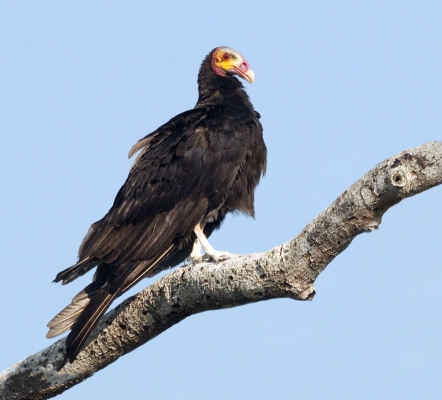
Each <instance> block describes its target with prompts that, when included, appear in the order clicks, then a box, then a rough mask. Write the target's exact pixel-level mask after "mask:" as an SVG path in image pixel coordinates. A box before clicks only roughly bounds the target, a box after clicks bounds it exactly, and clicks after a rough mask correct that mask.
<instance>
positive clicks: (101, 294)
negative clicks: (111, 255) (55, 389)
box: [46, 245, 174, 364]
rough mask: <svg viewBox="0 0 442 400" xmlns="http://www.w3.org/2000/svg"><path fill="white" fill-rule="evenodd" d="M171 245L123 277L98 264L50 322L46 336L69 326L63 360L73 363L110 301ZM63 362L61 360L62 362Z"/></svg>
mask: <svg viewBox="0 0 442 400" xmlns="http://www.w3.org/2000/svg"><path fill="white" fill-rule="evenodd" d="M173 247H174V246H173V245H172V246H170V247H169V248H168V249H167V250H166V251H165V252H164V253H162V254H161V255H160V256H159V257H157V258H156V259H155V261H154V262H149V263H148V262H146V261H144V262H141V263H138V264H137V265H135V266H133V267H132V268H131V269H130V270H129V271H128V272H129V273H127V274H124V275H122V276H119V277H117V276H115V275H114V273H115V272H116V269H115V267H112V266H110V265H104V264H101V265H99V266H98V269H97V272H96V274H95V277H94V279H95V280H94V281H93V282H92V283H91V284H90V285H88V286H86V288H85V289H84V290H82V291H81V292H80V293H78V294H77V295H76V296H75V297H74V298H73V299H72V302H71V304H69V305H68V306H67V307H65V308H64V309H63V310H62V311H60V312H59V313H58V314H57V315H56V316H55V317H54V318H53V319H52V320H51V321H50V322H49V323H48V328H49V332H48V333H47V335H46V337H47V338H53V337H55V336H58V335H60V334H62V333H64V332H66V331H67V330H69V329H72V330H71V332H70V333H69V335H68V337H67V339H66V359H65V361H67V360H69V362H71V363H72V362H73V361H74V360H75V358H76V357H77V355H78V353H79V352H80V350H81V348H82V346H83V345H84V343H85V341H86V339H87V338H88V336H89V334H90V333H91V331H92V330H93V329H94V327H95V326H96V325H97V323H98V321H99V320H100V318H101V317H102V316H103V314H104V313H105V312H106V310H107V309H108V308H109V306H110V304H111V303H112V301H113V300H114V299H115V298H116V297H118V296H120V295H121V294H122V293H124V292H125V291H127V290H129V289H130V288H131V287H132V286H134V285H135V284H136V283H137V282H139V281H140V280H141V279H142V278H144V277H145V276H146V274H148V273H149V271H151V269H152V268H154V267H155V266H156V265H157V264H158V263H159V262H160V260H161V259H162V258H163V257H165V256H166V254H167V253H168V252H169V251H170V250H171V249H172V248H173ZM63 364H64V363H63Z"/></svg>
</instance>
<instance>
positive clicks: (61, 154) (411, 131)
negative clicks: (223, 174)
mask: <svg viewBox="0 0 442 400" xmlns="http://www.w3.org/2000/svg"><path fill="white" fill-rule="evenodd" d="M441 21H442V2H440V1H425V0H422V1H419V2H417V1H406V0H401V1H388V0H384V1H370V2H362V1H343V0H342V1H272V2H265V1H250V0H243V1H242V2H230V1H223V2H209V1H207V0H206V1H188V2H179V1H163V2H153V1H151V2H148V1H125V2H117V1H93V2H90V1H75V2H74V1H63V2H59V1H40V2H31V1H9V0H4V1H2V4H1V5H0V49H1V58H0V188H1V189H0V190H1V196H0V205H1V209H0V220H1V224H0V243H1V245H0V246H1V250H2V251H1V266H0V304H1V311H0V318H1V321H2V323H1V325H2V328H1V329H0V343H1V346H0V371H1V370H3V369H5V368H7V367H9V366H11V365H13V364H14V363H16V362H17V361H19V360H21V359H23V358H25V357H26V356H28V355H30V354H32V353H34V352H36V351H38V350H41V349H43V348H44V347H46V346H48V345H49V344H51V343H52V342H53V341H49V340H47V339H45V334H46V331H47V329H46V324H47V322H48V321H49V320H50V319H51V318H52V317H53V316H54V315H55V314H56V313H57V312H58V311H60V309H61V308H63V307H64V306H65V305H67V304H68V302H69V301H70V300H71V298H72V297H73V296H74V295H75V294H76V293H77V292H78V291H80V290H81V289H82V288H83V287H84V286H86V284H87V283H88V282H89V281H90V279H91V275H90V274H89V275H87V276H86V277H84V278H82V279H79V280H78V281H75V282H74V283H72V284H70V285H68V286H64V287H63V286H61V285H55V284H52V283H51V281H52V279H53V278H54V277H55V275H56V273H57V272H58V271H60V270H62V269H64V268H66V267H68V266H70V265H72V264H73V263H75V261H76V253H77V249H78V246H79V244H80V242H81V240H82V238H83V236H84V235H85V233H86V231H87V229H88V227H89V226H90V224H91V223H93V222H95V221H96V220H98V219H100V218H101V217H102V216H103V215H104V214H105V213H106V211H107V210H108V208H109V207H110V206H111V204H112V201H113V199H114V196H115V194H116V193H117V191H118V189H119V188H120V186H121V185H122V183H123V182H124V180H125V178H126V176H127V173H128V171H129V168H130V165H131V163H132V161H129V160H128V159H127V157H126V155H127V153H128V151H129V149H130V148H131V146H132V145H133V144H134V143H135V142H136V141H137V140H138V139H140V138H141V137H143V136H145V135H146V134H147V133H149V132H151V131H153V130H155V129H156V128H157V127H158V126H159V125H161V124H162V123H164V122H166V121H167V120H169V119H170V118H171V117H173V116H174V115H176V114H178V113H179V112H182V111H184V110H187V109H189V108H192V107H193V106H194V104H195V102H196V100H197V90H196V77H197V72H198V68H199V66H200V63H201V61H202V59H203V58H204V56H205V55H206V54H207V53H208V52H209V51H210V50H211V49H212V48H214V47H216V46H220V45H226V46H230V47H233V48H234V49H236V50H238V51H239V52H240V53H242V54H243V55H244V56H245V58H246V59H247V60H248V61H249V63H250V64H251V66H252V68H253V70H254V71H255V74H256V81H255V83H254V84H253V85H248V84H247V83H245V86H246V89H247V91H248V93H249V95H250V96H251V99H252V102H253V104H254V106H255V108H256V109H257V110H258V111H259V112H260V113H261V114H262V123H263V125H264V134H265V140H266V143H267V146H268V153H269V157H268V173H267V175H266V177H265V179H264V180H263V181H262V182H261V184H260V186H259V188H258V190H257V193H256V215H257V217H256V220H252V219H247V218H245V217H242V216H233V217H229V218H228V219H227V221H226V222H225V224H224V225H223V227H222V229H221V230H220V231H219V232H217V233H215V234H214V235H213V237H212V240H211V242H212V244H213V245H214V246H215V247H216V248H218V249H225V250H229V251H231V252H236V253H248V252H257V251H265V250H268V249H270V248H272V247H274V246H276V245H278V244H281V243H283V242H285V241H288V240H289V239H291V238H292V237H293V236H295V235H296V234H297V233H298V232H299V231H300V230H301V229H302V228H303V227H304V226H305V225H306V224H307V223H308V222H309V221H310V220H311V219H312V218H314V217H315V216H316V215H317V214H318V213H319V212H321V211H322V210H323V209H324V208H325V207H327V206H328V205H329V204H330V203H331V202H332V201H333V200H334V199H335V198H336V197H337V196H338V195H339V194H340V193H341V192H342V191H344V190H345V189H346V188H347V187H348V186H349V185H351V184H352V183H353V182H354V181H356V180H357V179H358V178H360V177H361V176H362V175H364V174H365V173H366V172H367V171H368V170H370V169H371V168H373V167H374V166H375V165H376V164H377V163H378V162H381V161H382V160H384V159H385V158H388V157H390V156H392V155H394V154H396V153H398V152H400V151H402V150H405V149H407V148H410V147H414V146H417V145H419V144H422V143H425V142H429V141H434V140H441V138H442V132H441V127H442V112H441V106H442V56H441V54H442V28H441ZM441 204H442V188H441V187H438V188H434V189H432V190H430V191H428V192H425V193H423V194H420V195H419V196H416V197H414V198H411V199H407V200H405V201H404V202H402V203H400V204H399V205H398V206H396V207H394V208H393V209H391V210H390V211H389V212H388V213H387V214H386V215H385V216H384V219H383V223H382V225H381V227H380V230H378V231H375V232H373V233H371V234H364V235H361V236H359V237H357V238H356V239H355V240H354V242H353V243H352V244H351V246H350V247H349V248H348V249H347V250H346V251H345V252H344V253H343V254H342V255H340V256H339V257H337V258H336V259H335V260H334V261H333V262H332V263H331V264H330V265H329V266H328V268H327V269H326V270H325V272H324V273H323V274H321V275H320V277H319V279H318V280H317V282H316V289H317V295H316V297H315V299H314V301H312V302H295V301H291V300H287V299H281V300H273V301H268V302H260V303H257V304H254V305H249V306H245V307H240V308H235V309H229V310H223V311H216V312H207V313H203V314H199V315H196V316H192V317H190V318H188V319H186V320H185V321H183V322H182V323H180V324H179V325H177V326H175V327H173V328H172V329H170V330H168V331H167V332H165V333H164V334H162V335H160V336H159V337H157V338H156V339H154V340H152V341H151V342H149V343H147V344H146V345H145V346H143V347H142V348H139V349H138V350H136V351H134V352H133V353H131V354H128V355H126V356H125V357H123V358H121V359H120V360H118V361H117V362H115V363H114V364H113V365H111V366H109V367H108V368H106V369H105V370H102V371H100V372H99V373H97V374H96V375H94V376H93V377H92V378H90V379H88V380H87V381H86V382H83V383H82V384H80V385H78V386H76V387H74V388H72V389H70V390H69V391H67V392H65V393H64V394H63V395H62V397H61V398H63V399H66V400H67V399H79V398H82V399H97V398H106V399H108V400H112V399H122V398H124V399H140V398H152V399H170V398H176V399H192V400H197V399H215V400H216V399H268V398H282V399H295V398H302V399H307V400H309V399H321V400H322V399H361V400H363V399H416V398H422V399H440V398H442V381H441V379H440V377H441V372H442V340H441V337H442V323H441V317H440V315H441V312H440V309H441V305H442V300H441V299H442V296H441V293H440V288H441V285H442V269H441V265H440V264H441V241H442V233H441V226H442V213H441ZM150 282H152V281H148V280H144V281H143V282H141V283H140V284H139V285H138V286H137V287H136V288H135V290H133V291H132V292H131V293H130V294H133V293H135V292H137V291H139V290H141V289H142V288H143V287H145V286H147V285H149V284H150Z"/></svg>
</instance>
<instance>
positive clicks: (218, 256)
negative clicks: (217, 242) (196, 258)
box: [205, 250, 236, 262]
mask: <svg viewBox="0 0 442 400" xmlns="http://www.w3.org/2000/svg"><path fill="white" fill-rule="evenodd" d="M235 255H236V254H233V253H229V252H228V251H219V250H213V251H211V252H210V253H206V254H205V258H208V259H209V260H210V261H215V262H221V261H226V260H228V259H229V258H232V257H234V256H235Z"/></svg>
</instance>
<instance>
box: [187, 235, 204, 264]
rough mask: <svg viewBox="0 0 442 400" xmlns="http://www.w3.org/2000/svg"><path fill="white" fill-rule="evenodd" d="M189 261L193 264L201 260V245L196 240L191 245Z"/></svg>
mask: <svg viewBox="0 0 442 400" xmlns="http://www.w3.org/2000/svg"><path fill="white" fill-rule="evenodd" d="M189 257H190V259H191V260H192V261H193V262H200V261H201V260H202V259H203V254H202V253H201V243H200V241H199V240H198V239H196V240H195V242H194V243H193V248H192V252H191V253H190V256H189Z"/></svg>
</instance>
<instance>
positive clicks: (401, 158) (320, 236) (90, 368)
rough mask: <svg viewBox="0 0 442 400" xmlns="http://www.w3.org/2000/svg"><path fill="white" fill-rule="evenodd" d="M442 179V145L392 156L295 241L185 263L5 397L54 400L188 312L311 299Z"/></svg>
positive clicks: (14, 373) (23, 376)
mask: <svg viewBox="0 0 442 400" xmlns="http://www.w3.org/2000/svg"><path fill="white" fill-rule="evenodd" d="M441 183H442V142H433V143H427V144H424V145H422V146H419V147H416V148H414V149H410V150H407V151H404V152H402V153H400V154H398V155H396V156H393V157H391V158H389V159H387V160H385V161H383V162H382V163H380V164H378V165H377V166H376V167H375V168H374V169H372V170H371V171H370V172H368V173H367V174H366V175H365V176H364V177H362V178H361V179H359V180H358V181H357V182H356V183H354V184H353V185H352V186H351V187H349V188H348V189H347V190H346V191H345V192H344V193H342V194H341V195H340V196H339V197H338V198H337V199H336V200H335V201H334V202H333V203H332V204H331V205H330V206H329V207H328V208H327V209H326V210H324V211H323V212H322V213H321V214H319V215H318V216H317V217H316V218H315V219H314V220H313V221H311V222H310V223H309V224H308V225H307V226H306V227H305V228H304V229H303V231H302V232H301V233H300V234H299V235H298V236H296V237H295V238H293V239H292V240H290V241H289V242H287V243H285V244H283V245H280V246H278V247H275V248H274V249H272V250H270V251H268V252H266V253H263V254H251V255H244V256H238V257H235V258H233V259H230V260H227V261H225V262H223V263H219V264H213V263H199V264H191V265H187V266H184V267H182V268H178V269H176V270H175V271H174V272H172V273H170V274H169V275H167V276H165V277H164V278H162V279H160V280H159V281H158V282H156V283H154V284H152V285H151V286H149V287H148V288H147V289H144V290H143V291H141V292H140V293H139V294H138V295H136V296H134V297H132V298H129V299H127V300H126V301H124V302H123V303H122V304H120V305H119V306H118V307H116V308H115V309H113V310H112V311H110V312H109V313H107V314H106V316H105V317H104V318H103V319H102V321H101V322H100V324H99V325H98V326H97V328H96V329H95V331H94V332H93V333H92V335H91V337H90V339H89V341H88V342H87V344H86V346H85V347H84V349H83V351H82V352H81V353H80V354H79V356H78V358H77V360H75V362H74V363H73V364H67V365H66V366H64V367H63V368H62V369H61V370H60V371H58V368H57V366H60V365H61V363H62V360H63V354H64V343H65V339H64V338H63V339H60V340H58V341H57V342H56V343H54V344H53V345H51V346H49V347H48V348H46V349H44V350H42V351H40V352H38V353H36V354H34V355H32V356H30V357H28V358H26V359H25V360H23V361H21V362H19V363H18V364H16V365H15V366H13V367H11V368H10V369H8V370H6V371H5V372H4V373H3V375H2V376H0V399H8V400H13V399H22V398H26V399H47V398H50V397H53V396H55V395H57V394H60V393H62V392H63V391H65V390H66V389H69V388H70V387H71V386H73V385H76V384H77V383H79V382H81V381H83V380H85V379H87V378H88V377H90V376H91V375H92V374H94V373H95V372H97V371H98V370H100V369H102V368H104V367H106V366H107V365H108V364H110V363H112V362H114V361H115V360H117V359H118V358H119V357H121V356H123V355H124V354H126V353H128V352H130V351H132V350H134V349H136V348H137V347H138V346H141V345H142V344H144V343H146V342H148V341H149V340H151V339H153V338H154V337H155V336H157V335H159V334H161V333H162V332H164V331H165V330H166V329H168V328H170V327H171V326H173V325H175V324H176V323H178V322H180V321H182V320H183V319H185V318H186V317H188V316H190V315H193V314H196V313H200V312H202V311H207V310H216V309H220V308H228V307H235V306H240V305H244V304H248V303H252V302H257V301H260V300H268V299H273V298H277V297H288V298H292V299H295V300H311V299H312V298H313V296H314V294H315V289H314V286H313V284H314V282H315V280H316V278H317V276H318V275H319V274H320V273H321V272H322V271H323V270H324V269H325V267H326V266H327V265H328V264H329V263H330V262H331V261H332V260H333V259H334V258H335V257H336V256H337V255H338V254H339V253H341V252H342V251H344V250H345V248H346V247H347V246H348V245H349V244H350V242H351V241H352V240H353V239H354V238H355V237H356V236H357V235H359V234H360V233H362V232H370V231H372V230H373V229H377V227H378V226H379V224H380V223H381V218H382V215H383V214H384V213H385V212H386V211H387V210H388V209H389V208H390V207H392V206H393V205H395V204H397V203H399V202H400V201H401V200H402V199H404V198H406V197H410V196H413V195H415V194H417V193H420V192H422V191H424V190H427V189H430V188H432V187H434V186H436V185H439V184H441Z"/></svg>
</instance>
